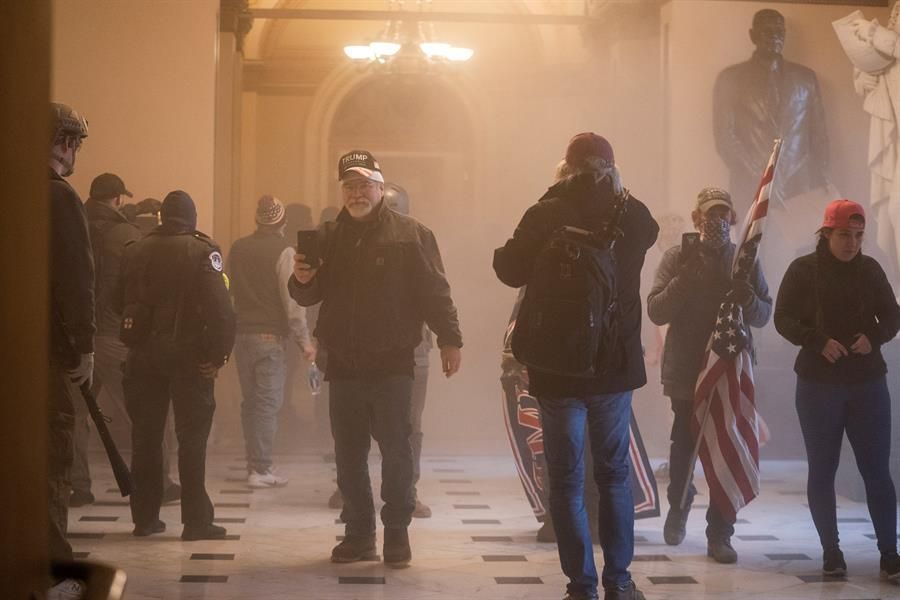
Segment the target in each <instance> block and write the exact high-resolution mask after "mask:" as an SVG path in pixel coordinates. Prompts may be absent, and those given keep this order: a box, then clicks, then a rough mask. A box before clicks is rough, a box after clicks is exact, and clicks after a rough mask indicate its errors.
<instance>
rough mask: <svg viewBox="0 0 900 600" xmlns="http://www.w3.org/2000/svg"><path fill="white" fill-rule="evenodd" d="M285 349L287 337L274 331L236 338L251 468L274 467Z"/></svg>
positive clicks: (259, 469) (282, 394)
mask: <svg viewBox="0 0 900 600" xmlns="http://www.w3.org/2000/svg"><path fill="white" fill-rule="evenodd" d="M284 352H285V349H284V338H283V337H281V336H278V335H274V334H269V333H242V334H238V336H237V338H236V340H235V344H234V358H235V360H236V361H237V371H238V378H239V379H240V382H241V392H242V394H243V397H244V401H243V402H241V423H242V424H243V428H244V443H245V445H246V448H247V470H248V471H256V472H257V473H265V472H266V471H268V470H269V469H270V468H271V467H272V445H273V443H274V442H275V431H276V430H277V429H278V411H279V410H281V405H282V404H283V403H284V381H285V375H286V372H287V368H286V366H285V362H284Z"/></svg>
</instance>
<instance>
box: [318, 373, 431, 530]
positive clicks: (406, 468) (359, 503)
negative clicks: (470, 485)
mask: <svg viewBox="0 0 900 600" xmlns="http://www.w3.org/2000/svg"><path fill="white" fill-rule="evenodd" d="M411 404H412V378H410V377H408V376H403V375H396V376H390V377H383V378H379V379H374V380H364V379H349V380H343V379H338V380H332V381H331V389H330V396H329V407H330V410H331V433H332V435H333V436H334V462H335V465H336V466H337V484H338V489H339V490H340V491H341V495H342V496H343V498H344V509H343V511H342V512H341V520H342V521H343V522H344V523H346V534H347V535H348V536H369V535H372V534H374V532H375V505H374V503H373V500H372V482H371V480H370V479H369V463H368V459H369V448H370V447H371V438H375V441H376V442H378V447H379V449H380V450H381V499H382V500H384V506H383V507H382V509H381V521H382V522H383V523H384V526H385V527H386V528H405V527H408V526H409V523H410V521H411V519H412V512H413V510H414V509H415V507H416V503H415V499H414V496H413V453H412V445H411V444H410V433H411V432H412V426H411V424H410V407H411Z"/></svg>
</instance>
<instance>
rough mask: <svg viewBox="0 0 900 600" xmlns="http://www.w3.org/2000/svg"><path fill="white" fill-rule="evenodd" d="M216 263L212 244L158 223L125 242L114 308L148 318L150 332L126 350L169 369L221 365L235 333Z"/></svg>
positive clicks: (217, 255)
mask: <svg viewBox="0 0 900 600" xmlns="http://www.w3.org/2000/svg"><path fill="white" fill-rule="evenodd" d="M222 268H223V262H222V254H221V252H220V251H219V248H218V246H217V245H216V243H215V242H214V241H213V240H211V239H210V238H208V237H207V236H205V235H204V234H202V233H200V232H198V231H176V230H171V229H167V228H166V226H165V225H162V226H160V227H157V228H156V229H155V230H153V231H152V232H150V234H148V235H147V236H146V237H145V238H144V239H142V240H141V241H139V242H137V243H135V244H132V245H130V246H128V248H126V251H125V255H124V257H123V263H122V269H123V274H122V278H121V287H120V289H119V291H118V293H117V295H116V296H117V297H116V300H117V302H116V308H117V309H118V310H120V311H121V312H123V314H124V316H125V317H126V318H127V317H128V316H129V315H138V316H140V317H143V318H146V319H148V321H147V322H148V324H149V332H150V333H149V336H148V337H147V339H146V340H145V341H144V342H143V343H141V344H139V345H138V346H134V345H132V346H131V348H130V352H131V354H133V353H141V354H149V355H152V356H153V357H154V358H156V359H157V361H156V362H157V364H168V365H169V366H171V367H172V368H173V369H175V368H181V367H185V366H187V367H189V368H192V367H195V366H196V365H199V364H203V363H211V364H213V365H215V366H222V365H223V364H224V363H225V362H226V361H227V360H228V357H229V355H230V354H231V349H232V346H233V345H234V336H235V324H234V322H235V318H234V310H233V309H232V307H231V298H229V296H228V288H227V284H226V279H225V276H224V273H223V272H222ZM123 341H125V340H123Z"/></svg>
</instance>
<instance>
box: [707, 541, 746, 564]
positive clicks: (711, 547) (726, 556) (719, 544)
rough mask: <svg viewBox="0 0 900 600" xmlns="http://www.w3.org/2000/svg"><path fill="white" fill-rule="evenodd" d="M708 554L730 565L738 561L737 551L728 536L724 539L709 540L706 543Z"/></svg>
mask: <svg viewBox="0 0 900 600" xmlns="http://www.w3.org/2000/svg"><path fill="white" fill-rule="evenodd" d="M706 555H707V556H709V557H710V558H712V559H713V560H714V561H716V562H717V563H721V564H723V565H730V564H733V563H736V562H737V559H738V555H737V551H736V550H735V549H734V547H733V546H732V545H731V540H730V539H728V538H725V539H722V540H709V541H708V542H707V545H706Z"/></svg>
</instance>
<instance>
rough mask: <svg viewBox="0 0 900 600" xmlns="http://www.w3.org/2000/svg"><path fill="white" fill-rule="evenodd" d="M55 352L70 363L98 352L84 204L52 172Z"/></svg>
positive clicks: (71, 189)
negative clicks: (95, 342) (86, 354)
mask: <svg viewBox="0 0 900 600" xmlns="http://www.w3.org/2000/svg"><path fill="white" fill-rule="evenodd" d="M50 233H51V236H50V240H51V242H50V310H51V316H50V319H51V328H50V330H51V332H52V333H51V338H50V343H51V353H52V355H53V357H54V358H55V359H56V360H61V361H65V362H71V361H72V360H73V359H74V358H75V357H74V356H73V354H85V353H87V352H92V351H93V349H94V331H95V326H94V259H93V256H92V253H91V241H90V236H89V234H88V223H87V218H86V217H85V213H84V205H83V204H82V203H81V198H79V197H78V193H77V192H76V191H75V190H74V189H73V188H72V186H71V185H69V184H68V182H67V181H66V180H65V179H63V178H62V177H60V176H59V175H57V174H56V172H55V171H53V170H52V169H51V170H50Z"/></svg>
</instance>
